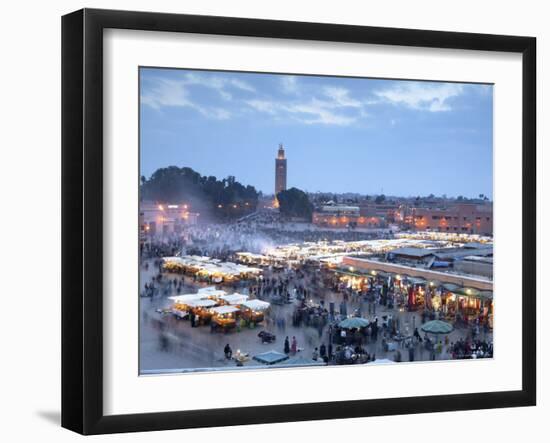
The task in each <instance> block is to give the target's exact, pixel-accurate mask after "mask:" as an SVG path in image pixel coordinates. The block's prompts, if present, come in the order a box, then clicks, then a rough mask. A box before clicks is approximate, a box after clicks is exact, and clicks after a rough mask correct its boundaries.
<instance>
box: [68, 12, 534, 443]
mask: <svg viewBox="0 0 550 443" xmlns="http://www.w3.org/2000/svg"><path fill="white" fill-rule="evenodd" d="M108 28H118V29H132V30H147V31H171V32H185V33H199V34H217V35H227V36H249V37H268V38H280V39H301V40H316V41H326V42H353V43H369V44H377V45H398V46H411V47H413V46H415V47H425V48H453V49H469V50H480V51H503V52H511V53H520V54H522V64H523V80H522V81H523V86H522V87H523V98H522V127H523V135H522V143H523V145H522V158H523V165H522V166H523V179H522V180H523V189H522V195H523V207H522V222H523V228H522V229H523V233H522V240H523V245H522V248H523V249H522V253H523V257H522V294H521V306H522V354H521V358H522V389H521V390H517V391H506V392H480V393H473V394H458V395H436V396H422V397H404V398H391V399H374V400H357V401H335V402H323V403H308V404H286V405H269V406H261V407H238V408H230V409H209V410H198V411H177V412H161V413H143V414H132V415H114V416H113V415H110V416H106V415H104V413H103V407H102V405H103V375H102V373H103V341H102V340H103V337H102V325H103V319H102V315H103V314H102V312H103V298H102V284H103V276H102V266H103V255H102V254H103V247H102V245H103V227H102V220H103V209H102V206H103V198H102V195H103V180H102V179H103V166H102V164H103V146H102V138H103V123H102V120H103V111H102V109H103V98H102V94H103V88H102V83H103V79H102V76H103V30H105V29H108ZM535 117H536V39H535V38H533V37H517V36H504V35H485V34H471V33H457V32H440V31H423V30H412V29H390V28H378V27H365V26H349V25H339V24H320V23H301V22H287V21H275V20H257V19H244V18H230V17H211V16H197V15H179V14H163V13H150V12H127V11H110V10H97V9H83V10H80V11H76V12H73V13H71V14H68V15H65V16H64V17H63V18H62V426H63V427H65V428H68V429H71V430H73V431H76V432H79V433H82V434H104V433H116V432H132V431H152V430H163V429H178V428H196V427H211V426H228V425H241V424H256V423H273V422H288V421H302V420H320V419H332V418H347V417H363V416H380V415H393V414H413V413H425V412H437V411H458V410H467V409H488V408H502V407H515V406H533V405H535V404H536V315H535V314H536V312H535V310H536V284H535V281H536V278H535V277H536V275H535V273H536V270H535V269H536V118H535Z"/></svg>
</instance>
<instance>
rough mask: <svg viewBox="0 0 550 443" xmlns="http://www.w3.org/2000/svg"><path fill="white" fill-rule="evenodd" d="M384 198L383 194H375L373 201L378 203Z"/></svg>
mask: <svg viewBox="0 0 550 443" xmlns="http://www.w3.org/2000/svg"><path fill="white" fill-rule="evenodd" d="M384 200H386V196H385V195H384V194H380V195H377V196H376V198H375V199H374V203H377V204H380V203H382V202H384Z"/></svg>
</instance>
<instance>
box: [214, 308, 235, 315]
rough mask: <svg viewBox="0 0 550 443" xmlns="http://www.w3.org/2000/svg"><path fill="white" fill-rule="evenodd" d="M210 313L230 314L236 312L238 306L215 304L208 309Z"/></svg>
mask: <svg viewBox="0 0 550 443" xmlns="http://www.w3.org/2000/svg"><path fill="white" fill-rule="evenodd" d="M210 311H211V312H212V314H218V315H223V314H232V313H233V312H238V311H239V308H236V307H235V306H217V307H215V308H212V309H210Z"/></svg>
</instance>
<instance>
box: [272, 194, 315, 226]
mask: <svg viewBox="0 0 550 443" xmlns="http://www.w3.org/2000/svg"><path fill="white" fill-rule="evenodd" d="M277 201H278V202H279V211H280V212H281V214H283V215H286V216H287V217H301V218H305V219H306V220H309V221H311V215H312V214H313V205H312V204H311V202H310V201H309V198H308V196H307V194H306V193H305V192H304V191H302V190H300V189H298V188H290V189H287V190H286V191H281V192H279V193H278V194H277Z"/></svg>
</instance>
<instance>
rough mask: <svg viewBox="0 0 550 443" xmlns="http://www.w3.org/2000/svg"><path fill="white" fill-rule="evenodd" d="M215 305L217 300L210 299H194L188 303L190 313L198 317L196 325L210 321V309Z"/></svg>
mask: <svg viewBox="0 0 550 443" xmlns="http://www.w3.org/2000/svg"><path fill="white" fill-rule="evenodd" d="M216 305H217V302H215V301H214V300H210V299H202V300H194V301H190V302H189V303H188V307H189V309H190V314H191V315H194V316H195V317H198V325H203V324H206V323H208V322H209V321H210V319H211V318H212V312H211V310H210V309H211V308H213V307H214V306H216ZM195 323H196V322H195Z"/></svg>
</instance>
